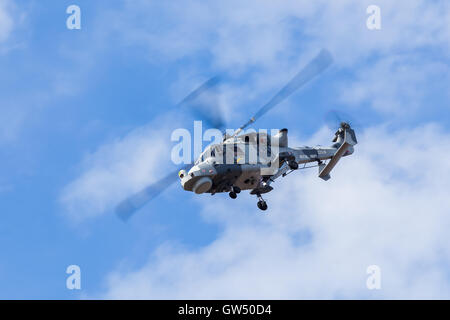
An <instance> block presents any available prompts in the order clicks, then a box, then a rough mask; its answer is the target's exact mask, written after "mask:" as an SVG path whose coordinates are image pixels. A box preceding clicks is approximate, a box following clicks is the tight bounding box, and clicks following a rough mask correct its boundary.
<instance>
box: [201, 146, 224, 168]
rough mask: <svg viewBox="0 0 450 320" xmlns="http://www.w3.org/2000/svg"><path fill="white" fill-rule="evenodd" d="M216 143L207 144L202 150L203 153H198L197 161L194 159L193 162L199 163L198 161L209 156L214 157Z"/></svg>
mask: <svg viewBox="0 0 450 320" xmlns="http://www.w3.org/2000/svg"><path fill="white" fill-rule="evenodd" d="M217 146H218V145H211V146H208V147H207V148H206V149H205V151H203V153H202V154H201V155H200V157H198V159H197V161H195V164H196V165H197V164H199V163H200V162H203V161H205V160H206V159H208V158H210V157H213V158H214V157H215V156H216V149H217Z"/></svg>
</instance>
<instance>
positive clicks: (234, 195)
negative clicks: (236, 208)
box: [229, 191, 237, 199]
mask: <svg viewBox="0 0 450 320" xmlns="http://www.w3.org/2000/svg"><path fill="white" fill-rule="evenodd" d="M229 196H230V198H231V199H236V198H237V194H236V192H234V191H231V192H230V193H229Z"/></svg>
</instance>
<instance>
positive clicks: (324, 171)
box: [319, 126, 358, 181]
mask: <svg viewBox="0 0 450 320" xmlns="http://www.w3.org/2000/svg"><path fill="white" fill-rule="evenodd" d="M338 132H339V131H338ZM339 137H340V138H341V139H339V140H341V141H339V140H338V144H337V151H336V153H335V154H334V156H333V157H332V158H331V160H330V161H329V162H328V163H327V164H326V165H325V164H321V165H319V178H321V179H323V180H325V181H327V180H329V179H330V178H331V176H330V172H331V170H333V168H334V167H335V166H336V164H337V163H338V162H339V160H340V159H341V158H342V157H343V156H347V155H350V154H352V153H353V146H354V145H356V144H357V143H358V142H357V140H356V135H355V131H354V130H353V129H351V128H350V126H348V127H343V128H342V131H341V133H340V134H339Z"/></svg>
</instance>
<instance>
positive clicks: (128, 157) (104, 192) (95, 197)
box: [60, 117, 171, 222]
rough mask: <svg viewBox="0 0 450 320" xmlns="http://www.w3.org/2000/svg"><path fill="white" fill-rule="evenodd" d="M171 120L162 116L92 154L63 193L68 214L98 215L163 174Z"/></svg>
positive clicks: (82, 217) (79, 218)
mask: <svg viewBox="0 0 450 320" xmlns="http://www.w3.org/2000/svg"><path fill="white" fill-rule="evenodd" d="M167 123H168V122H167V118H161V117H160V118H158V119H157V120H155V121H153V122H151V123H150V124H149V125H147V126H144V127H140V128H137V129H135V130H133V131H132V132H131V133H129V134H127V135H126V136H125V137H124V138H119V139H116V140H115V141H113V142H111V143H107V144H105V145H103V146H101V147H99V148H98V149H97V150H96V151H95V152H93V153H92V154H89V155H88V156H87V157H86V158H85V160H84V161H83V164H82V168H81V172H80V174H79V176H78V177H77V178H76V179H75V180H74V181H72V182H70V183H69V184H68V185H67V186H66V187H65V188H64V190H63V192H62V195H61V198H60V202H61V204H62V206H63V208H64V213H65V214H66V215H68V216H69V217H70V218H71V219H73V220H74V221H77V222H80V221H83V220H85V219H87V218H93V217H97V216H99V215H102V214H105V213H106V212H108V211H111V210H112V209H113V208H114V206H115V205H117V204H118V202H119V201H121V200H123V199H124V198H125V197H126V196H128V195H130V194H132V193H134V192H137V191H140V189H142V188H144V187H145V186H146V185H148V184H149V183H151V182H153V181H155V179H158V178H161V177H163V176H164V173H166V172H168V171H166V170H167V169H168V168H169V166H168V164H169V163H170V158H168V157H167V155H170V152H169V151H170V147H171V144H170V134H171V132H170V130H169V129H168V128H167V127H166V128H165V126H164V124H167Z"/></svg>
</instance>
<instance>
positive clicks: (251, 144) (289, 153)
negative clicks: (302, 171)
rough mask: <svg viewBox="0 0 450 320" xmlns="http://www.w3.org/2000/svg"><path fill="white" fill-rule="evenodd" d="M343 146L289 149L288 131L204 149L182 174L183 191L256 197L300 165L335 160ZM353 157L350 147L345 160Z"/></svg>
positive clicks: (249, 137) (242, 139)
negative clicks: (236, 192) (245, 192)
mask: <svg viewBox="0 0 450 320" xmlns="http://www.w3.org/2000/svg"><path fill="white" fill-rule="evenodd" d="M341 144H342V142H341V141H339V142H336V143H335V144H334V145H332V146H330V147H323V146H316V147H307V146H304V147H298V148H290V147H288V146H287V130H286V129H283V130H281V131H280V134H277V135H275V136H272V137H271V136H269V135H261V134H253V135H241V136H237V137H231V138H228V139H226V140H225V141H224V142H223V143H222V144H218V145H212V146H209V147H208V148H206V149H205V151H204V152H203V153H202V155H201V156H200V157H199V159H198V160H197V161H196V163H195V165H194V166H193V167H192V168H191V169H190V170H189V171H188V172H186V171H185V170H181V171H180V173H179V176H180V179H181V181H180V182H181V185H182V187H183V189H184V190H187V191H192V192H195V193H197V194H202V193H211V194H215V193H220V192H230V191H232V190H234V189H235V190H239V191H240V190H253V193H255V194H258V193H259V194H261V193H266V192H269V191H271V190H272V188H271V187H270V183H271V182H273V181H274V180H275V179H276V178H278V177H279V176H282V175H285V174H286V173H287V172H288V171H290V170H295V169H297V168H298V165H299V164H305V165H306V164H307V163H311V162H316V163H317V164H318V165H320V164H322V163H323V162H324V161H326V160H329V159H331V158H333V156H334V155H335V154H336V151H337V150H338V148H339V147H340V146H341ZM352 153H353V147H349V148H348V149H347V150H346V152H345V154H343V156H346V155H349V154H352Z"/></svg>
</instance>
